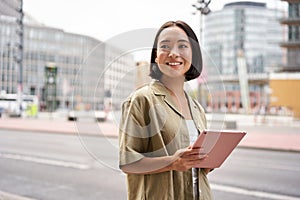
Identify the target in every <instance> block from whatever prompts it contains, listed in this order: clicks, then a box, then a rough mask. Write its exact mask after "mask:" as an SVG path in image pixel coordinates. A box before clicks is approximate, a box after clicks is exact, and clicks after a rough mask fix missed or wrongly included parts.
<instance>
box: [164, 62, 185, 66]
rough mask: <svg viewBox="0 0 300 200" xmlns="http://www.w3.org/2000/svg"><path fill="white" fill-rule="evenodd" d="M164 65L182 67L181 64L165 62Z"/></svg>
mask: <svg viewBox="0 0 300 200" xmlns="http://www.w3.org/2000/svg"><path fill="white" fill-rule="evenodd" d="M166 64H167V65H169V66H171V67H172V66H178V65H182V62H167V63H166Z"/></svg>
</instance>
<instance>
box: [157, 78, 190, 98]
mask: <svg viewBox="0 0 300 200" xmlns="http://www.w3.org/2000/svg"><path fill="white" fill-rule="evenodd" d="M160 82H161V83H162V84H164V86H166V87H167V88H168V89H169V90H170V91H171V92H172V93H173V95H175V96H177V97H182V96H184V95H185V93H184V89H183V87H184V77H183V79H179V78H166V77H164V76H163V77H162V78H161V80H160Z"/></svg>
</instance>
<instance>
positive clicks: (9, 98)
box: [0, 94, 39, 117]
mask: <svg viewBox="0 0 300 200" xmlns="http://www.w3.org/2000/svg"><path fill="white" fill-rule="evenodd" d="M38 105H39V104H38V97H37V96H36V95H26V94H23V96H22V103H21V106H19V105H18V95H17V94H4V95H1V96H0V111H1V112H3V113H6V114H7V115H8V116H9V117H21V116H24V115H25V116H30V117H36V116H37V114H38Z"/></svg>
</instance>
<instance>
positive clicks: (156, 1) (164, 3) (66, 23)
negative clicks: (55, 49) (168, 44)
mask: <svg viewBox="0 0 300 200" xmlns="http://www.w3.org/2000/svg"><path fill="white" fill-rule="evenodd" d="M233 1H235V0H212V1H211V3H210V5H209V7H210V8H211V10H213V11H215V10H220V9H222V8H223V6H224V4H225V3H229V2H233ZM23 2H24V11H25V12H26V13H28V14H29V15H31V16H32V17H33V18H35V19H36V20H37V21H38V22H41V23H43V24H45V25H47V26H50V27H54V28H60V29H63V30H64V31H66V32H71V33H77V34H83V35H88V36H91V37H94V38H96V39H99V40H101V41H106V40H109V39H110V38H111V37H113V36H115V35H119V34H122V33H124V32H127V31H131V30H135V29H143V28H158V27H160V26H161V25H162V24H163V23H164V22H166V21H169V20H179V19H180V20H183V21H186V22H187V23H188V24H189V25H190V26H191V27H192V28H193V29H194V31H195V32H196V33H197V34H198V33H199V13H197V14H196V15H193V14H192V13H193V12H194V11H195V9H194V8H193V7H192V4H194V3H196V2H197V1H196V0H23ZM257 2H267V3H268V4H267V5H268V6H269V7H280V6H281V7H282V2H281V1H280V0H257Z"/></svg>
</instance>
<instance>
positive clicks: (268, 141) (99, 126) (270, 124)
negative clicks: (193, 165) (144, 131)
mask: <svg viewBox="0 0 300 200" xmlns="http://www.w3.org/2000/svg"><path fill="white" fill-rule="evenodd" d="M207 116H208V117H207V118H208V120H209V121H210V120H212V118H215V116H213V115H211V114H208V115H207ZM116 118H117V117H116ZM223 120H225V121H233V120H234V121H236V124H237V129H238V130H243V131H246V132H247V135H246V136H245V137H244V138H243V140H242V141H241V143H240V144H239V147H247V148H262V149H272V150H283V151H299V152H300V120H298V121H297V120H294V119H293V118H291V117H278V116H264V117H260V116H256V117H255V116H253V115H230V114H226V115H224V119H223ZM118 121H119V120H118V119H114V117H111V118H110V119H109V120H108V121H106V122H98V123H97V122H95V121H94V120H93V119H92V118H90V119H79V120H78V121H76V122H73V121H67V118H66V117H65V116H61V115H59V114H57V113H56V114H52V115H49V114H45V113H42V114H40V116H39V118H7V117H3V118H0V129H10V130H24V131H35V132H39V131H43V132H49V133H64V134H74V135H83V134H89V135H95V136H105V137H117V136H118Z"/></svg>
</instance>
